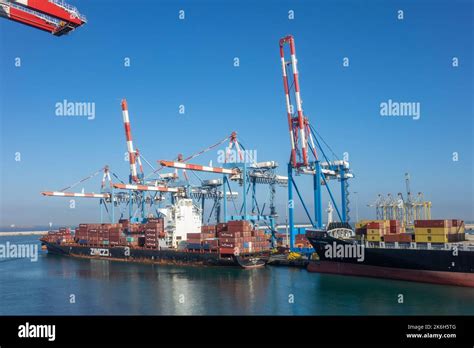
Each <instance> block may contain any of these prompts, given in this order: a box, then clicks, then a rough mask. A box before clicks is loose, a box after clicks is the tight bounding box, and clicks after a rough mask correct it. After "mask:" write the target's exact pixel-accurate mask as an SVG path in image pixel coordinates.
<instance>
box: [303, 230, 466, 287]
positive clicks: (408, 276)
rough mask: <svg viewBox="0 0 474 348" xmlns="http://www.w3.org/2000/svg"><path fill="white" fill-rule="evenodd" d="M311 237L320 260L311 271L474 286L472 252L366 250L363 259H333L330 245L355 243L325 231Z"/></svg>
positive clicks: (316, 232)
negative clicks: (337, 237) (332, 235)
mask: <svg viewBox="0 0 474 348" xmlns="http://www.w3.org/2000/svg"><path fill="white" fill-rule="evenodd" d="M307 237H308V240H309V242H310V243H311V245H312V246H313V247H314V249H315V251H316V253H317V255H318V257H319V260H318V261H312V262H310V263H309V264H308V266H307V270H308V271H309V272H319V273H332V274H342V275H351V276H363V277H374V278H385V279H396V280H406V281H415V282H426V283H433V284H443V285H454V286H467V287H474V252H472V251H465V250H458V251H457V252H453V250H437V249H404V248H397V249H396V248H377V247H364V250H363V253H364V257H363V258H356V257H329V256H331V255H329V256H328V253H327V252H326V251H327V250H328V248H329V247H328V246H331V247H333V248H334V247H338V246H341V247H344V246H347V245H349V244H350V245H354V242H352V241H346V240H341V239H336V238H333V237H331V236H329V235H328V234H327V232H324V231H312V232H310V233H308V235H307Z"/></svg>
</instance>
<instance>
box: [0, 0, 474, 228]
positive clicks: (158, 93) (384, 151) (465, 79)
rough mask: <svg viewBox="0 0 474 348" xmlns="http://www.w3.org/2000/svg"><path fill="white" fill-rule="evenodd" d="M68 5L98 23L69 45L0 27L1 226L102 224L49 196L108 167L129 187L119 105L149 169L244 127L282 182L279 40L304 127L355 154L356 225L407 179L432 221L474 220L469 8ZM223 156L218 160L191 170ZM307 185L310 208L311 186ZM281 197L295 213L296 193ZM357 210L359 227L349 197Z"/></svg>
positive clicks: (86, 208)
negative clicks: (405, 112) (65, 104)
mask: <svg viewBox="0 0 474 348" xmlns="http://www.w3.org/2000/svg"><path fill="white" fill-rule="evenodd" d="M69 3H71V4H73V5H75V6H77V7H78V8H79V10H80V11H81V12H82V13H83V14H85V15H86V16H87V19H88V23H87V24H86V25H85V26H84V27H82V28H79V29H78V30H76V31H74V32H72V33H71V34H70V35H67V36H63V37H55V36H52V35H50V34H48V33H45V32H42V31H39V30H36V29H33V28H30V27H27V26H23V25H21V24H18V23H15V22H11V21H7V20H4V19H1V20H0V35H1V39H0V60H1V61H0V63H1V64H0V81H1V84H0V88H1V90H0V92H1V94H0V113H1V130H0V131H1V133H0V134H1V177H0V185H1V186H0V187H1V201H0V203H1V216H0V225H11V224H16V225H28V224H47V223H48V222H50V221H51V222H53V223H58V224H62V223H68V224H73V223H78V222H80V221H88V222H90V221H93V220H97V219H98V210H97V209H96V208H97V202H96V201H86V200H78V201H77V204H76V209H69V200H68V199H62V198H46V197H42V196H41V195H40V194H39V193H40V191H42V190H46V189H47V190H59V189H61V188H63V187H65V186H67V185H69V184H71V183H73V182H75V181H77V180H79V179H81V178H83V177H84V176H86V175H88V174H89V173H91V172H94V171H95V170H97V169H98V168H100V167H101V166H103V165H104V164H109V165H110V166H111V168H112V170H113V171H114V172H116V173H117V174H119V175H120V176H121V177H122V178H125V177H126V175H127V172H128V169H129V168H128V165H127V163H126V162H125V161H124V152H125V151H126V145H125V137H124V134H123V133H124V132H123V124H122V119H121V117H122V116H121V109H120V100H121V98H124V97H126V98H127V100H128V103H129V109H130V117H131V122H132V132H133V137H134V141H135V144H136V146H138V147H139V148H140V149H141V150H142V152H143V154H144V155H145V157H146V158H147V159H148V160H150V161H153V163H154V164H155V163H156V162H155V161H156V160H159V159H172V158H174V157H175V156H176V154H177V153H180V152H181V153H183V154H185V155H188V154H191V153H194V152H196V151H198V150H200V149H202V148H204V147H206V146H208V145H210V144H213V143H215V142H217V141H218V140H220V139H222V138H223V137H224V136H226V135H228V134H229V133H230V132H231V131H232V130H236V131H237V132H238V134H239V137H240V140H241V141H242V143H243V144H244V145H245V146H246V147H247V148H248V149H256V150H257V151H258V160H259V161H263V160H276V161H278V162H279V163H280V164H281V167H280V172H281V173H282V174H285V172H286V165H285V163H286V161H287V159H288V155H289V139H288V131H287V122H286V114H285V101H284V94H283V85H282V80H281V67H280V58H279V50H278V40H279V39H280V37H282V36H285V35H287V34H293V35H294V36H295V40H296V50H297V57H298V60H299V71H300V83H301V94H302V98H303V101H304V104H303V107H304V110H305V113H306V115H307V116H308V117H309V118H310V120H311V122H312V124H313V125H314V127H315V128H316V129H317V130H318V132H319V133H320V134H321V135H322V136H323V137H324V138H325V140H326V141H327V142H328V143H329V144H330V145H331V147H332V149H333V150H334V151H335V152H336V153H337V154H338V155H342V153H343V152H348V153H349V156H350V158H349V160H350V163H351V167H352V170H353V172H354V174H355V176H356V178H354V179H353V180H352V181H351V186H350V191H351V192H358V194H357V196H358V199H357V201H358V210H359V217H360V218H362V217H373V215H374V212H373V209H372V208H368V207H367V204H369V203H372V202H373V201H374V200H375V198H376V196H377V194H378V193H388V192H391V193H392V194H394V195H396V194H397V193H398V192H400V191H402V192H404V191H405V186H404V173H405V172H409V173H410V174H411V178H412V190H413V191H414V192H418V191H423V192H424V194H425V197H426V198H427V199H429V200H431V201H432V202H433V217H434V218H462V219H466V220H474V203H473V191H474V190H473V185H474V184H473V161H474V159H473V140H472V137H473V126H474V124H473V122H474V121H473V99H472V97H473V67H472V62H473V42H474V40H473V18H472V17H473V8H472V7H473V5H472V2H471V1H467V0H466V1H458V0H455V1H451V0H450V1H375V0H374V1H239V2H234V1H179V2H176V1H127V2H125V1H119V0H116V1H111V0H110V1H105V0H102V1H91V0H89V1H78V0H75V1H73V0H70V1H69ZM181 9H182V10H184V11H185V19H184V20H180V19H179V18H178V16H179V11H180V10H181ZM290 10H293V11H294V19H293V20H290V19H289V18H288V11H290ZM398 10H403V11H404V19H403V20H399V19H397V15H398V13H397V11H398ZM126 57H128V58H130V63H131V66H130V67H125V66H124V59H125V58H126ZM235 57H238V58H239V60H240V66H239V67H235V66H234V58H235ZM344 57H347V58H349V67H344V66H343V59H344ZM453 57H457V58H458V62H459V65H458V66H457V67H453V65H452V62H453ZM16 58H20V59H21V67H16V66H15V59H16ZM65 99H66V100H68V101H73V102H91V103H95V108H96V110H95V119H93V120H88V119H87V118H86V117H59V116H56V115H55V104H56V103H58V102H62V101H63V100H65ZM389 99H391V100H393V101H400V102H416V103H420V112H421V115H420V118H419V119H418V120H413V119H412V118H409V117H382V116H381V115H380V103H382V102H386V101H388V100H389ZM179 105H184V106H185V114H184V115H183V114H180V113H179ZM17 152H19V153H20V154H21V161H15V153H17ZM454 152H456V153H457V156H458V160H457V161H453V153H454ZM216 157H217V154H216V152H215V151H213V152H210V153H208V154H206V155H205V156H203V157H200V158H198V159H197V160H196V162H198V163H205V164H207V163H208V162H209V160H213V161H214V162H215V161H216ZM299 182H300V183H301V184H300V185H301V186H302V187H303V191H304V192H305V197H307V199H308V201H309V204H310V205H312V204H311V199H310V198H311V190H310V188H311V186H310V185H309V181H308V180H300V181H299ZM99 184H100V179H96V180H95V181H93V182H91V183H90V184H87V185H84V188H85V191H86V192H87V191H95V192H97V191H98V190H99ZM338 188H339V186H338V185H337V184H336V186H335V187H334V190H335V192H336V193H337V192H338ZM81 189H82V186H79V187H77V190H78V191H80V190H81ZM261 195H262V196H265V193H264V192H263V193H261ZM278 195H279V196H278V197H279V204H278V208H279V210H280V214H281V215H282V216H284V215H285V212H284V206H285V199H286V190H285V189H280V190H279V191H278ZM337 196H339V194H338V193H337ZM323 202H324V205H325V206H326V204H327V196H326V195H324V196H323ZM351 202H352V204H353V206H352V213H353V215H352V219H353V220H354V218H355V215H354V214H355V210H356V209H355V195H354V194H352V196H351ZM297 207H298V206H297ZM302 217H303V213H302V210H301V209H297V218H298V219H302Z"/></svg>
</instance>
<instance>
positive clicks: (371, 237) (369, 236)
mask: <svg viewBox="0 0 474 348" xmlns="http://www.w3.org/2000/svg"><path fill="white" fill-rule="evenodd" d="M367 240H368V241H371V242H381V241H382V236H381V235H375V234H367Z"/></svg>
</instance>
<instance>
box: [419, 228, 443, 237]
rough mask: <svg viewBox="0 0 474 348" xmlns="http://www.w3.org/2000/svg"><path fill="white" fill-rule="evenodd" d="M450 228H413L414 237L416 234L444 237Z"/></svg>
mask: <svg viewBox="0 0 474 348" xmlns="http://www.w3.org/2000/svg"><path fill="white" fill-rule="evenodd" d="M449 231H450V228H449V227H430V228H426V227H415V235H417V234H421V235H424V234H428V235H435V236H444V235H446V234H449Z"/></svg>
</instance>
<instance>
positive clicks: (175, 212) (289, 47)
mask: <svg viewBox="0 0 474 348" xmlns="http://www.w3.org/2000/svg"><path fill="white" fill-rule="evenodd" d="M0 16H2V17H5V18H7V19H9V20H13V21H16V22H19V23H22V24H26V25H29V26H31V27H34V28H37V29H40V30H43V31H46V32H49V33H51V34H52V35H55V36H62V35H65V34H68V33H70V32H71V31H73V30H75V29H76V28H78V27H81V26H82V25H84V24H85V23H86V22H87V19H86V17H85V16H84V15H82V14H81V13H79V11H78V10H77V9H76V8H75V7H73V6H71V5H68V4H67V3H65V2H63V1H60V0H36V1H32V0H21V1H20V0H1V1H0ZM279 49H280V62H281V69H282V77H283V88H284V94H285V103H286V114H287V121H288V129H289V135H290V145H291V148H290V157H289V161H288V165H287V173H286V174H287V175H285V176H283V175H279V174H277V169H278V163H276V162H275V161H267V162H260V163H256V162H253V163H250V164H246V163H245V161H242V162H239V161H235V160H234V161H232V160H230V159H229V158H228V157H227V156H228V155H230V153H231V150H233V149H234V150H235V151H236V153H237V154H238V156H239V157H241V156H243V151H245V148H244V147H243V145H242V144H241V143H240V142H239V141H238V139H237V133H236V132H232V133H231V134H230V135H229V136H227V137H225V138H224V139H223V140H221V141H220V142H218V143H216V144H214V145H212V146H210V147H208V148H206V149H204V150H201V151H199V152H196V153H195V154H193V155H191V156H189V157H186V158H185V157H184V156H183V155H181V154H178V155H177V157H176V159H174V160H172V161H168V160H161V161H159V162H158V168H156V167H155V166H153V165H152V164H151V163H150V162H149V161H147V160H146V159H145V158H144V156H143V155H142V154H141V153H140V151H139V150H138V148H134V145H133V141H132V134H131V128H130V119H129V114H128V106H127V102H126V100H123V101H122V114H123V122H124V127H125V135H126V144H127V151H128V157H129V164H130V175H129V180H128V183H126V182H125V181H122V180H120V179H119V177H118V176H117V175H116V174H115V173H113V172H112V171H111V170H110V168H109V167H108V166H104V167H103V168H101V169H100V170H99V171H96V172H95V173H93V174H91V175H89V176H87V177H86V178H84V179H82V180H80V181H79V182H77V183H75V184H73V185H71V186H68V187H66V188H64V189H62V190H59V191H44V192H42V194H43V195H44V196H54V197H82V198H91V199H97V200H98V201H99V207H100V216H101V221H100V223H84V224H80V225H79V226H77V228H73V229H71V228H69V227H64V228H60V229H59V230H58V231H49V232H48V233H47V234H45V235H43V236H42V237H41V242H42V244H43V245H44V247H45V248H47V250H48V251H49V252H50V253H55V254H61V255H67V256H73V257H84V258H104V259H109V260H120V261H129V262H152V263H173V264H199V265H227V266H239V267H243V268H254V267H263V266H264V265H265V264H266V263H268V262H269V263H270V264H277V265H278V264H283V265H293V266H300V267H305V268H307V270H308V271H309V272H321V273H335V274H344V275H353V276H354V275H355V276H366V277H378V278H388V279H400V280H409V281H419V282H429V283H437V284H447V285H457V286H470V287H473V286H474V268H473V265H474V244H473V243H472V236H469V234H466V233H465V230H466V227H467V226H466V225H465V224H464V222H463V221H461V220H459V219H438V220H432V219H431V202H429V201H425V199H424V196H423V194H422V193H418V195H417V196H416V197H413V195H412V193H411V190H410V178H409V175H408V174H406V186H407V194H406V197H404V196H403V195H402V194H401V193H399V194H398V196H397V198H395V197H394V196H392V195H390V194H388V195H387V196H386V197H384V196H383V195H381V194H380V195H379V196H378V198H377V200H376V201H375V202H374V203H373V204H372V205H370V206H372V207H375V215H376V219H375V220H361V221H357V222H356V223H355V224H351V222H350V214H349V212H350V209H349V207H350V200H349V181H350V180H351V179H353V178H354V175H353V173H352V172H351V170H350V166H349V162H348V161H346V160H341V159H339V158H337V156H335V154H334V153H333V152H332V150H331V149H330V147H329V146H328V145H327V143H326V142H325V141H324V139H323V138H322V137H321V136H320V134H319V133H318V132H317V131H316V129H315V128H314V127H313V126H312V125H311V123H310V122H309V119H308V117H306V115H305V113H304V112H303V108H302V98H301V92H300V83H299V72H298V68H297V63H298V60H297V58H296V48H295V40H294V38H293V36H291V35H288V36H285V37H283V38H282V39H281V40H280V41H279ZM288 53H289V57H287V54H288ZM225 142H228V146H227V148H226V161H225V164H224V165H223V166H222V167H213V166H211V165H209V166H205V165H198V164H192V163H189V161H190V160H193V159H195V158H196V157H198V156H199V155H201V154H203V153H205V152H207V151H209V150H211V149H214V148H216V147H218V146H220V145H222V144H224V143H225ZM325 149H326V150H325ZM328 150H329V151H328ZM330 153H332V154H333V155H334V157H335V158H332V159H330V158H329V156H328V155H329V154H330ZM229 157H230V156H229ZM143 162H145V163H146V164H147V165H148V166H149V167H150V168H151V169H152V172H151V173H150V174H147V175H145V173H144V169H143ZM237 162H238V163H237ZM163 168H170V169H174V172H169V173H162V172H161V170H162V169H163ZM179 171H181V176H183V178H181V177H180V175H179ZM188 171H189V172H192V173H194V172H196V171H197V172H206V173H213V174H215V175H218V176H221V178H216V179H211V180H201V185H200V186H193V185H191V184H190V183H189V178H188V175H187V172H188ZM100 173H102V174H103V178H102V182H101V190H100V193H85V192H71V191H68V190H69V189H72V188H73V187H74V186H77V185H78V184H79V183H83V182H84V181H86V180H88V179H90V178H93V177H95V176H97V175H98V174H100ZM111 175H112V176H113V177H114V178H115V179H117V180H118V182H117V181H115V182H112V180H111ZM307 175H309V176H312V179H313V180H312V182H313V193H314V194H313V198H314V202H313V206H314V212H313V214H311V213H310V209H309V207H308V206H309V204H307V203H308V202H305V201H304V199H303V197H302V194H301V191H300V188H299V187H298V185H297V181H298V178H299V177H301V176H307ZM107 182H108V185H107ZM231 182H233V183H238V185H239V186H240V187H241V190H239V192H237V190H232V188H231V186H230V183H231ZM331 182H337V183H338V184H339V186H340V190H339V191H340V198H339V200H338V201H337V200H336V197H335V194H334V193H333V190H331V187H330V186H331ZM257 186H263V187H265V188H266V189H267V191H268V193H269V197H270V200H269V202H266V203H264V204H263V205H262V202H258V200H257V195H256V187H257ZM278 186H283V187H287V188H288V225H286V230H287V232H286V233H279V232H278V226H277V224H276V222H277V221H276V220H277V218H278V215H277V213H276V208H275V200H276V187H278ZM323 189H324V190H326V191H327V193H328V196H329V198H330V200H329V205H328V208H327V210H326V211H327V212H328V219H327V224H323V218H322V215H323V206H322V199H321V195H322V191H323ZM249 193H250V194H249ZM238 198H239V199H240V200H241V201H242V205H241V206H240V209H237V212H238V213H237V214H235V215H230V214H229V212H228V205H230V204H233V205H234V206H235V203H236V201H237V199H238ZM248 200H250V205H251V208H250V207H248ZM295 200H298V201H299V202H300V203H301V206H302V208H303V211H304V213H305V214H306V217H307V218H308V221H309V224H308V225H309V227H308V228H305V227H297V226H296V224H295V221H294V209H295V204H294V203H295ZM207 201H211V202H212V209H211V212H210V214H209V218H208V221H207V222H208V223H206V224H205V223H204V222H205V216H206V215H205V206H206V204H205V203H206V202H207ZM267 203H268V204H267ZM265 208H267V209H266V210H265ZM127 210H128V214H127V213H126V212H127ZM333 212H335V213H336V219H335V220H336V221H333ZM126 215H128V216H126ZM105 216H106V217H107V218H108V219H109V220H110V221H109V222H107V223H105V222H104V217H105ZM211 216H214V218H215V223H214V224H210V223H209V220H210V217H211ZM331 247H332V248H333V249H331ZM357 248H361V249H360V250H362V251H363V253H362V255H363V258H362V257H354V255H355V254H354V253H353V254H352V255H349V256H348V254H347V252H349V254H350V251H351V250H352V251H354V250H357ZM329 250H335V251H336V252H328V251H329ZM338 252H340V253H338ZM358 256H361V255H358Z"/></svg>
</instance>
